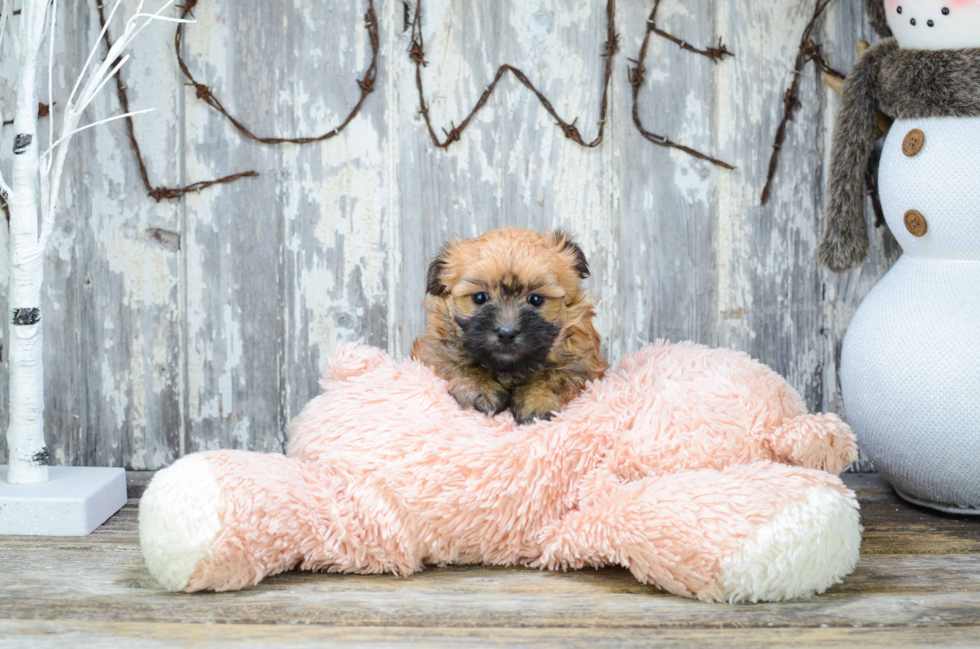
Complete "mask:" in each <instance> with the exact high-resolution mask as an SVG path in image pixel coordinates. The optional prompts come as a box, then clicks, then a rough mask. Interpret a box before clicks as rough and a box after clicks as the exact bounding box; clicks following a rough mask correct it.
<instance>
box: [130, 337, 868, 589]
mask: <svg viewBox="0 0 980 649" xmlns="http://www.w3.org/2000/svg"><path fill="white" fill-rule="evenodd" d="M320 384H321V386H322V388H323V393H322V394H321V395H320V396H318V397H316V398H314V399H313V400H312V401H311V402H310V403H309V404H308V405H307V406H306V408H305V409H304V410H303V411H302V412H301V413H300V414H299V415H298V416H297V417H296V418H295V419H294V420H293V421H292V423H291V424H290V426H289V452H288V454H287V455H278V454H263V453H250V452H244V451H214V452H205V453H195V454H193V455H189V456H187V457H184V458H182V459H180V460H178V461H177V462H175V463H174V464H173V465H172V466H170V467H169V468H167V469H164V470H162V471H160V472H158V473H157V475H156V476H155V477H154V479H153V481H152V482H151V484H150V486H149V488H148V489H147V490H146V493H145V494H144V496H143V499H142V501H141V502H140V511H139V532H140V544H141V546H142V550H143V555H144V557H145V559H146V565H147V567H148V568H149V570H150V572H151V573H152V574H153V576H154V577H155V578H156V579H157V580H158V581H159V582H160V583H161V584H162V585H163V586H165V587H166V588H168V589H170V590H175V591H178V590H182V591H187V592H191V591H198V590H218V591H222V590H235V589H240V588H244V587H246V586H254V585H255V584H258V583H259V582H260V581H262V579H263V578H265V577H267V576H269V575H274V574H276V573H280V572H283V571H287V570H294V569H300V570H315V571H322V572H340V573H391V574H396V575H409V574H411V573H413V572H415V571H418V570H422V569H423V568H424V567H426V566H441V565H447V564H454V563H455V564H460V563H486V564H493V565H524V566H530V567H534V568H541V569H549V570H567V569H575V568H583V567H586V566H591V567H599V566H607V565H619V566H624V567H626V568H628V569H629V570H630V571H631V572H632V573H633V575H635V576H636V578H637V579H638V580H639V581H641V582H643V583H645V584H653V585H655V586H657V587H659V588H662V589H664V590H667V591H670V592H672V593H676V594H678V595H683V596H685V597H696V598H698V599H701V600H706V601H728V602H739V601H752V602H756V601H777V600H782V599H788V598H797V597H807V596H810V595H813V594H815V593H821V592H823V591H824V590H826V589H827V588H828V587H830V586H831V585H833V584H835V583H839V582H840V581H841V579H842V578H843V577H844V576H846V575H847V574H849V573H850V572H851V571H852V570H853V569H854V566H855V564H856V563H857V560H858V551H859V546H860V543H861V526H860V522H859V517H858V505H857V500H856V498H855V496H854V493H853V492H851V491H850V490H849V489H847V488H846V487H845V486H844V485H843V483H842V482H841V481H840V479H839V478H838V477H837V474H838V473H839V472H840V471H841V469H842V468H844V467H845V466H846V465H847V464H849V463H850V462H851V461H853V460H854V459H855V458H856V455H857V452H856V447H855V443H854V437H853V435H852V433H851V431H850V428H848V426H847V425H846V424H844V423H843V422H842V421H841V420H840V419H839V418H838V417H836V416H835V415H810V414H807V412H806V406H805V405H804V403H803V400H802V399H801V398H800V395H799V394H798V393H797V392H796V391H794V390H793V389H792V388H791V387H790V386H789V385H788V384H787V383H786V382H785V381H784V380H783V379H782V378H781V377H780V376H779V375H777V374H776V373H774V372H773V371H771V370H770V369H768V368H767V367H765V366H763V365H762V364H760V363H758V362H756V361H753V360H752V359H751V358H749V356H747V355H745V354H742V353H736V352H732V351H728V350H721V349H709V348H707V347H703V346H700V345H695V344H691V343H681V344H674V345H671V344H664V343H657V344H655V345H649V346H647V347H646V348H644V349H642V350H641V351H638V352H636V353H634V354H630V355H628V356H626V357H625V358H623V359H622V360H621V361H620V363H619V364H618V365H617V366H616V367H614V368H611V369H610V370H609V371H608V372H607V373H606V375H605V376H604V377H603V378H602V379H601V380H598V381H595V382H593V383H591V384H590V385H589V386H588V387H587V388H586V390H585V391H584V392H582V394H580V395H579V396H578V397H577V398H576V399H574V400H573V401H572V402H571V403H569V404H568V405H567V406H566V407H565V409H564V410H562V411H561V412H560V413H558V414H556V415H555V417H554V418H553V419H552V420H550V421H539V422H536V423H534V424H531V425H527V426H517V425H516V424H515V422H514V420H513V418H512V417H511V416H510V415H509V414H507V413H504V414H500V415H498V416H496V417H488V416H486V415H483V414H481V413H477V412H474V411H464V410H462V409H461V408H460V407H459V406H458V405H457V403H456V402H455V400H454V399H453V398H452V396H450V394H449V393H448V391H447V388H446V382H445V381H443V380H442V379H440V378H439V377H437V376H436V375H435V374H433V373H432V372H431V371H430V370H429V369H428V368H426V367H424V366H422V365H421V364H420V363H418V362H416V361H404V362H396V361H393V360H392V359H390V358H389V357H388V356H387V355H385V354H384V353H383V352H381V351H378V350H376V349H373V348H370V347H365V346H362V345H343V346H341V347H340V348H339V349H338V350H337V352H336V354H335V355H334V357H333V358H332V359H331V361H330V362H329V366H328V368H327V371H326V373H325V375H324V377H323V379H322V380H321V382H320Z"/></svg>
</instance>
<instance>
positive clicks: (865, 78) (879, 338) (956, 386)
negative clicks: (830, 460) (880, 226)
mask: <svg viewBox="0 0 980 649" xmlns="http://www.w3.org/2000/svg"><path fill="white" fill-rule="evenodd" d="M867 8H868V13H869V15H870V17H871V20H872V24H873V25H874V26H875V28H876V29H877V30H878V31H879V33H881V34H882V35H883V36H893V37H892V38H887V39H886V40H884V41H882V42H881V43H878V44H877V45H875V46H874V47H872V48H870V49H869V50H868V51H867V52H866V53H865V55H864V56H862V57H861V58H860V59H859V60H858V62H857V63H856V64H855V66H854V70H853V71H852V73H851V74H850V75H848V78H847V80H846V81H845V83H844V87H843V89H842V92H841V100H842V108H841V112H840V114H839V116H838V121H837V127H836V130H835V133H834V142H833V150H832V164H831V174H830V188H829V194H828V214H827V230H826V234H825V236H824V240H823V241H822V242H821V246H820V258H821V261H822V262H823V263H824V264H825V265H827V266H828V267H830V268H831V269H832V270H834V271H837V272H843V271H845V270H847V269H850V268H853V267H855V266H857V265H859V264H860V263H861V262H863V261H864V259H865V258H866V256H867V250H868V235H867V230H868V226H867V223H866V220H865V217H864V197H865V191H864V183H863V175H864V170H865V168H866V166H867V161H868V156H869V155H870V152H871V149H872V147H873V146H874V140H875V135H874V130H875V116H876V113H877V111H881V112H884V113H885V114H887V115H889V116H891V117H893V118H895V122H894V124H893V125H892V127H891V130H890V132H889V134H888V136H887V139H886V140H885V143H884V148H883V150H882V154H881V161H880V166H879V180H878V187H879V191H880V195H881V205H882V209H883V211H884V214H885V219H886V220H887V222H888V226H889V228H890V229H891V231H892V233H893V234H894V235H895V238H896V239H897V240H898V243H899V244H900V245H901V246H902V250H903V254H902V257H901V258H900V259H899V260H898V262H897V263H896V264H895V265H894V266H893V267H892V269H891V270H890V271H889V272H888V273H887V274H886V275H885V276H884V277H883V278H882V279H881V281H880V282H879V283H878V284H877V286H875V288H874V289H873V290H872V291H871V292H870V293H869V294H868V296H867V297H866V298H865V299H864V301H863V302H862V303H861V306H860V308H859V309H858V311H857V313H856V314H855V316H854V319H853V320H852V321H851V324H850V326H849V327H848V330H847V334H846V336H845V339H844V347H843V351H842V358H841V388H842V390H843V396H844V406H845V408H846V410H847V417H848V420H849V423H850V424H851V426H852V427H853V429H854V431H855V432H856V433H857V435H858V441H859V443H860V445H861V447H862V448H863V449H864V450H865V451H866V452H867V454H868V455H869V457H870V458H871V460H872V461H873V462H874V464H875V467H876V468H877V469H878V471H879V472H880V473H881V474H882V475H883V476H884V477H885V478H886V479H887V480H888V481H889V482H890V483H891V484H892V485H893V486H894V487H895V489H896V490H897V491H898V493H899V495H901V496H902V497H903V498H905V499H906V500H909V501H911V502H914V503H917V504H921V505H926V506H929V507H933V508H936V509H940V510H943V511H950V512H956V513H966V514H980V49H977V48H980V0H867Z"/></svg>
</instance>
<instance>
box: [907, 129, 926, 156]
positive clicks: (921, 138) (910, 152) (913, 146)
mask: <svg viewBox="0 0 980 649" xmlns="http://www.w3.org/2000/svg"><path fill="white" fill-rule="evenodd" d="M925 143H926V134H925V133H923V132H922V131H920V130H919V129H917V128H913V129H912V130H911V131H909V132H908V134H907V135H906V136H905V139H904V140H902V153H904V154H905V155H907V156H908V157H910V158H911V157H912V156H914V155H917V154H918V153H919V151H921V150H922V147H923V145H925Z"/></svg>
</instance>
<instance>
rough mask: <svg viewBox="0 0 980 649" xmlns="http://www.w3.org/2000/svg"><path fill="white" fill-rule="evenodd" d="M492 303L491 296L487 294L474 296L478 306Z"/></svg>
mask: <svg viewBox="0 0 980 649" xmlns="http://www.w3.org/2000/svg"><path fill="white" fill-rule="evenodd" d="M489 301H490V296H489V295H487V294H486V293H477V294H476V295H474V296H473V302H475V303H476V304H486V303H487V302H489Z"/></svg>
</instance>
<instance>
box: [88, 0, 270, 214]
mask: <svg viewBox="0 0 980 649" xmlns="http://www.w3.org/2000/svg"><path fill="white" fill-rule="evenodd" d="M96 7H97V8H98V10H99V24H100V25H101V27H102V28H103V30H104V31H103V36H102V40H103V41H104V42H105V46H106V49H107V50H111V49H112V40H111V39H110V37H109V30H108V29H106V28H105V26H106V25H105V11H104V10H103V7H102V4H101V2H97V3H96ZM181 26H183V25H181ZM114 76H115V81H116V97H117V98H118V100H119V105H120V107H121V108H122V112H123V113H128V112H130V110H129V93H127V92H126V83H125V82H124V81H123V78H122V70H119V71H117V72H116V74H115V75H114ZM126 131H127V133H128V135H129V146H130V148H131V149H132V150H133V154H134V155H135V156H136V163H137V164H138V165H139V169H140V178H141V179H142V181H143V186H144V187H145V188H146V191H147V193H148V194H149V195H150V196H151V197H152V198H153V199H154V200H156V201H157V202H160V201H161V200H163V199H165V198H170V199H172V198H178V197H180V196H183V195H184V194H187V193H189V192H199V191H201V190H203V189H207V188H208V187H211V186H213V185H221V184H224V183H230V182H234V181H236V180H238V179H239V178H247V177H251V176H258V175H259V174H258V173H256V172H255V171H242V172H240V173H237V174H232V175H230V176H225V177H223V178H216V179H214V180H202V181H199V182H196V183H191V184H190V185H185V186H184V187H163V186H160V187H155V186H154V185H153V183H151V182H150V174H149V172H148V171H147V169H146V161H145V160H144V159H143V152H142V151H141V150H140V145H139V142H138V141H137V139H136V131H135V129H134V126H133V118H132V117H126Z"/></svg>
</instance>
